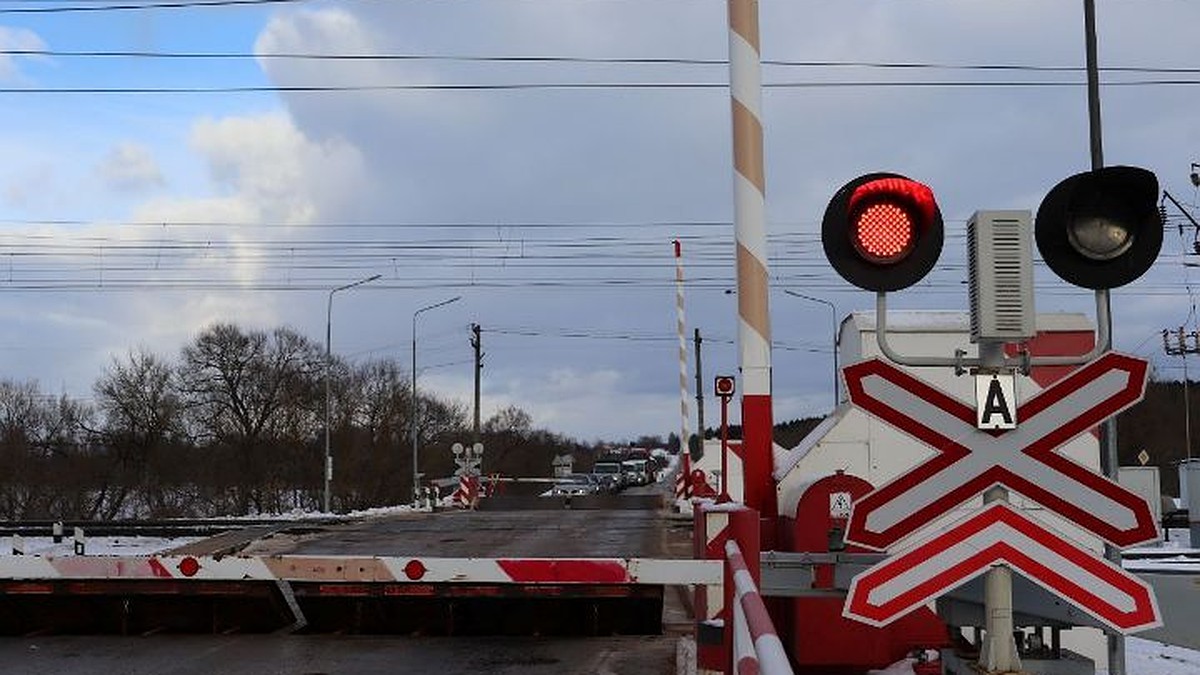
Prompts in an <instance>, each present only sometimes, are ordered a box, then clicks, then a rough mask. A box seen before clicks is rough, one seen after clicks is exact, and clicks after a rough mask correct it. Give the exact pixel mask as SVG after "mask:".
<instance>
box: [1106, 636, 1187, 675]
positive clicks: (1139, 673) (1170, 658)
mask: <svg viewBox="0 0 1200 675" xmlns="http://www.w3.org/2000/svg"><path fill="white" fill-rule="evenodd" d="M1125 672H1126V673H1128V675H1196V674H1197V673H1200V652H1198V651H1196V650H1194V649H1184V648H1183V647H1174V646H1172V645H1164V644H1162V643H1161V642H1154V641H1153V640H1142V639H1141V638H1135V637H1131V638H1129V639H1127V640H1125ZM1096 673H1097V675H1108V671H1106V670H1097V671H1096Z"/></svg>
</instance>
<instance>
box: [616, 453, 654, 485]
mask: <svg viewBox="0 0 1200 675" xmlns="http://www.w3.org/2000/svg"><path fill="white" fill-rule="evenodd" d="M652 471H653V469H652V468H651V466H650V460H648V459H627V460H624V461H622V462H621V473H622V474H623V475H624V476H625V483H626V484H627V485H649V484H650V483H652V482H654V478H653V473H652Z"/></svg>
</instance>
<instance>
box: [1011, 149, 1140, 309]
mask: <svg viewBox="0 0 1200 675" xmlns="http://www.w3.org/2000/svg"><path fill="white" fill-rule="evenodd" d="M1034 239H1035V240H1036V241H1037V247H1038V251H1039V252H1041V254H1042V259H1043V260H1045V261H1046V265H1047V266H1049V267H1050V269H1051V270H1052V271H1053V272H1054V273H1055V274H1057V275H1058V276H1059V277H1061V278H1062V279H1063V280H1064V281H1066V282H1067V283H1071V284H1074V285H1076V286H1082V287H1084V288H1091V289H1104V288H1116V287H1118V286H1124V285H1125V284H1127V283H1129V282H1131V281H1133V280H1134V279H1137V278H1138V277H1140V276H1142V274H1144V273H1145V272H1146V270H1148V269H1150V266H1151V265H1153V264H1154V260H1155V259H1156V258H1158V252H1159V250H1160V249H1161V248H1162V240H1163V223H1162V215H1161V213H1160V212H1159V210H1158V178H1157V177H1155V175H1154V174H1153V173H1151V172H1150V171H1147V170H1146V169H1142V168H1138V167H1135V166H1109V167H1104V168H1102V169H1096V170H1094V171H1087V172H1084V173H1079V174H1075V175H1074V176H1071V177H1070V178H1067V179H1066V180H1063V181H1062V182H1060V183H1059V184H1058V185H1055V186H1054V189H1052V190H1050V192H1049V193H1047V195H1046V198H1045V199H1043V200H1042V203H1041V205H1040V206H1039V207H1038V212H1037V219H1036V220H1035V221H1034Z"/></svg>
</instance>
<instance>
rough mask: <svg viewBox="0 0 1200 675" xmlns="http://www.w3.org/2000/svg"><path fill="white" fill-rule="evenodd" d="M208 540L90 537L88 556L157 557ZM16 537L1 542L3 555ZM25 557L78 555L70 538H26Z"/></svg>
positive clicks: (86, 549)
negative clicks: (60, 540) (57, 541)
mask: <svg viewBox="0 0 1200 675" xmlns="http://www.w3.org/2000/svg"><path fill="white" fill-rule="evenodd" d="M203 538H204V537H175V538H166V537H133V536H130V537H88V538H87V539H86V541H85V549H84V553H86V554H87V555H122V556H132V555H154V554H156V553H162V552H163V551H167V550H169V549H173V548H175V547H177V546H184V545H186V544H190V543H192V542H195V541H199V540H201V539H203ZM12 543H13V542H12V538H11V537H5V538H4V539H0V546H3V548H2V549H0V556H10V557H11V556H12V555H13V546H12ZM24 544H25V555H40V556H44V557H54V558H59V557H66V556H72V555H75V543H74V541H73V540H72V539H71V538H70V537H64V538H63V540H62V542H61V543H58V544H56V543H54V539H53V538H52V537H25V538H24Z"/></svg>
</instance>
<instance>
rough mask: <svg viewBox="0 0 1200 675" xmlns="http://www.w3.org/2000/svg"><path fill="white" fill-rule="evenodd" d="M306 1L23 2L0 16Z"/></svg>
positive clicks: (158, 0)
mask: <svg viewBox="0 0 1200 675" xmlns="http://www.w3.org/2000/svg"><path fill="white" fill-rule="evenodd" d="M304 1H305V0H149V1H147V2H103V3H96V4H81V3H79V2H76V3H73V4H64V3H61V2H57V0H56V1H55V2H53V3H49V2H48V3H45V4H34V3H31V2H22V3H21V6H19V7H3V6H0V14H67V13H75V12H128V11H140V10H147V9H189V8H194V7H235V6H248V5H287V4H296V3H300V2H304Z"/></svg>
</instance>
